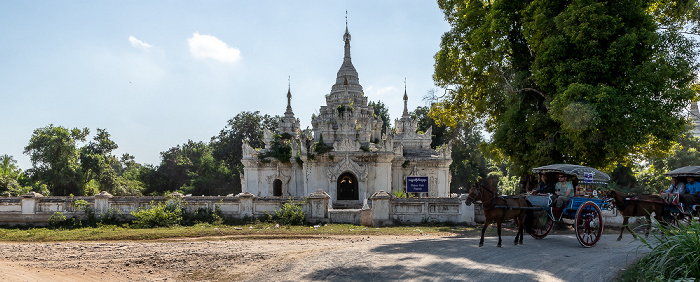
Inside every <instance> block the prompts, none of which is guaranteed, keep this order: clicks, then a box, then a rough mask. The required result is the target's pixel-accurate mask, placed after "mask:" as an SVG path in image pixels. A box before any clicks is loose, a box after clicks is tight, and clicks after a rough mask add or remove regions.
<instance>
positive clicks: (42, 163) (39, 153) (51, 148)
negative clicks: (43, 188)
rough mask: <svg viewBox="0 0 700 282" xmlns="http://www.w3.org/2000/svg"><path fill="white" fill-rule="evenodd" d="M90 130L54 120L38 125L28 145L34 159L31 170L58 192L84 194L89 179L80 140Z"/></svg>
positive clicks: (81, 140)
mask: <svg viewBox="0 0 700 282" xmlns="http://www.w3.org/2000/svg"><path fill="white" fill-rule="evenodd" d="M89 133H90V131H89V130H88V129H87V128H83V129H79V128H73V129H68V128H65V127H62V126H54V125H53V124H51V125H49V126H47V127H42V128H38V129H35V130H34V133H33V134H32V137H31V139H30V140H29V144H28V145H27V146H26V147H25V148H24V153H25V154H28V155H29V157H30V160H31V162H32V168H30V169H29V170H28V172H29V174H30V175H31V176H32V178H34V179H35V180H37V181H40V182H43V183H45V184H46V185H47V186H48V188H49V190H50V191H51V193H52V194H54V195H60V196H65V195H70V194H73V195H83V194H84V190H83V188H84V186H85V183H86V181H85V175H84V173H83V170H82V168H81V166H80V150H79V149H78V144H79V143H80V142H85V138H86V137H87V136H88V134H89Z"/></svg>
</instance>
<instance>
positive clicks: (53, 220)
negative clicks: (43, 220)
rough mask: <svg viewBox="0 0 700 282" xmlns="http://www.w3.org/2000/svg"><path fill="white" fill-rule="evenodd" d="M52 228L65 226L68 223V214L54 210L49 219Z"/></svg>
mask: <svg viewBox="0 0 700 282" xmlns="http://www.w3.org/2000/svg"><path fill="white" fill-rule="evenodd" d="M48 224H49V227H50V228H59V227H64V226H66V224H67V220H66V216H65V215H63V213H62V212H54V213H53V214H52V215H51V217H49V221H48Z"/></svg>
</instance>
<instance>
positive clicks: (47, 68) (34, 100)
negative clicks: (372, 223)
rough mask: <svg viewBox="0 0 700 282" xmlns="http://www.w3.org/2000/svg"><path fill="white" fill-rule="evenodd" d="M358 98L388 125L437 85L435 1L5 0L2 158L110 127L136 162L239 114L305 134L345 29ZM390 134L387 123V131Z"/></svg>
mask: <svg viewBox="0 0 700 282" xmlns="http://www.w3.org/2000/svg"><path fill="white" fill-rule="evenodd" d="M346 11H347V25H348V29H349V31H350V34H351V35H352V41H351V42H350V45H351V55H352V60H353V64H354V66H355V68H356V69H357V71H358V73H359V77H360V84H362V86H363V88H364V92H365V96H367V97H368V99H369V100H370V101H382V102H384V103H385V104H386V106H387V107H388V108H389V113H390V116H391V119H392V120H393V119H395V118H399V117H400V115H401V113H402V111H403V100H402V97H403V93H404V79H405V81H406V84H405V87H406V91H407V93H408V97H409V100H408V107H409V110H413V109H414V108H416V107H418V106H424V105H425V101H423V99H422V98H423V96H425V95H426V94H427V93H428V91H430V90H431V89H436V88H437V87H436V86H435V85H434V82H433V80H432V74H433V64H434V58H433V56H434V55H435V53H436V52H437V51H438V50H439V44H440V37H441V36H442V34H443V33H444V32H446V31H448V30H449V28H450V27H449V25H448V24H447V23H446V22H445V20H444V15H443V13H442V11H441V10H440V9H439V8H438V6H437V4H436V3H435V2H433V1H418V0H403V1H209V0H204V1H71V0H66V1H0V30H1V31H2V36H1V37H0V111H1V112H2V114H1V116H2V122H0V155H4V154H8V155H11V156H12V157H13V158H14V159H15V160H17V162H18V166H19V167H20V168H22V169H25V170H26V169H28V168H31V162H30V160H29V156H27V155H25V154H24V153H23V151H24V147H25V146H27V144H28V142H29V139H30V138H31V136H32V132H33V131H34V130H35V129H38V128H42V127H46V126H48V125H50V124H53V125H54V126H63V127H66V128H85V127H87V128H89V129H90V132H91V136H90V137H89V138H91V137H92V136H94V133H95V132H96V131H97V128H102V129H106V130H107V132H109V133H110V134H111V139H112V140H113V141H114V142H116V143H117V145H118V146H119V148H118V149H117V150H115V151H114V152H113V153H114V154H115V155H117V156H120V155H121V154H123V153H129V154H131V155H133V156H135V158H136V161H137V162H139V163H142V164H153V165H158V164H159V163H160V152H163V151H167V150H168V149H169V148H171V147H175V146H177V145H179V144H183V143H186V142H187V141H188V140H193V141H204V142H209V141H210V139H211V138H212V137H213V136H216V135H218V133H219V132H220V131H221V130H222V129H224V128H225V127H226V124H227V121H228V120H229V119H231V118H233V117H234V116H236V115H237V114H239V113H241V112H243V111H251V112H252V111H260V113H261V114H269V115H280V116H281V115H283V114H284V111H285V107H286V102H287V99H286V94H287V89H288V87H291V92H292V108H293V110H294V113H295V115H296V117H297V118H299V120H300V122H301V127H302V128H307V127H311V115H312V114H313V113H318V111H319V109H320V107H321V106H322V105H325V99H324V95H326V94H328V93H330V90H331V86H332V85H333V83H334V82H335V77H336V72H337V71H338V69H339V68H340V66H341V64H342V61H343V46H344V45H343V40H342V37H343V33H344V32H345V25H346ZM392 125H393V122H392Z"/></svg>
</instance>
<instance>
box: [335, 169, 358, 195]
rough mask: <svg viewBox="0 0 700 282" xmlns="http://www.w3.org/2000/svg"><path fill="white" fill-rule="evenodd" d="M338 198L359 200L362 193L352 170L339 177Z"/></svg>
mask: <svg viewBox="0 0 700 282" xmlns="http://www.w3.org/2000/svg"><path fill="white" fill-rule="evenodd" d="M337 188H338V200H359V199H360V196H359V195H360V193H359V191H358V189H357V178H356V177H355V175H353V174H352V173H350V172H346V173H343V174H341V175H340V176H339V177H338V186H337Z"/></svg>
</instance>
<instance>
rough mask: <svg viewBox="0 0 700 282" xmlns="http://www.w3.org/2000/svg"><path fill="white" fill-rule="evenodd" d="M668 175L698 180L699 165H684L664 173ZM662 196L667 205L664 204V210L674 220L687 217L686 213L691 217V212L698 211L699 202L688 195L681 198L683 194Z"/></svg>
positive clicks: (699, 176) (699, 208)
mask: <svg viewBox="0 0 700 282" xmlns="http://www.w3.org/2000/svg"><path fill="white" fill-rule="evenodd" d="M664 175H665V176H668V177H676V178H677V177H693V178H695V179H697V180H700V166H686V167H681V168H678V169H675V170H672V171H669V172H667V173H664ZM662 196H663V198H664V199H665V200H666V202H667V205H666V206H665V209H666V211H667V212H668V213H669V214H670V216H671V217H672V219H673V220H674V221H678V220H682V219H684V218H687V217H686V215H690V216H691V217H692V215H693V214H697V212H698V211H700V204H698V203H697V201H691V200H689V199H690V197H688V196H686V197H685V199H683V198H682V197H683V195H678V194H674V193H670V194H665V193H664V194H662Z"/></svg>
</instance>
